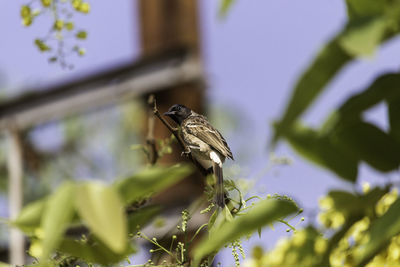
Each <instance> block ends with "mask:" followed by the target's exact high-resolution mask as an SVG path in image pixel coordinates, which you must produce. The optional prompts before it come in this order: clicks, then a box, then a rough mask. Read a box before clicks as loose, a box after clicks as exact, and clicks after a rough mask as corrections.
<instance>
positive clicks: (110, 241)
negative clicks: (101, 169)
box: [75, 183, 128, 254]
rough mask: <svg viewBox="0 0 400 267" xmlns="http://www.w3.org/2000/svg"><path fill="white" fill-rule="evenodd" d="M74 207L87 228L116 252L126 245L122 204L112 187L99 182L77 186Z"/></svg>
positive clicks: (118, 252) (125, 226) (125, 228)
mask: <svg viewBox="0 0 400 267" xmlns="http://www.w3.org/2000/svg"><path fill="white" fill-rule="evenodd" d="M75 205H76V209H77V210H78V212H79V215H80V217H81V218H82V219H83V220H84V221H85V222H86V224H87V226H88V227H89V229H90V230H91V231H92V232H93V233H94V234H95V235H96V236H97V237H98V238H99V239H100V240H101V241H103V242H104V243H105V244H106V245H107V246H109V248H110V249H111V250H113V251H114V252H115V253H116V254H120V253H122V252H123V251H125V249H126V246H127V241H128V240H127V225H126V217H125V213H124V206H123V203H122V201H121V200H120V198H119V196H118V194H117V192H115V190H114V188H112V187H107V186H105V185H103V184H99V183H87V184H83V185H81V186H79V187H78V188H77V192H76V201H75Z"/></svg>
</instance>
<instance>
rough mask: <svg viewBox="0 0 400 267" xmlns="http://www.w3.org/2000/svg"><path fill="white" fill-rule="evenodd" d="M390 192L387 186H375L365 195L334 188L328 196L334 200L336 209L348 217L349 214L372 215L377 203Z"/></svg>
mask: <svg viewBox="0 0 400 267" xmlns="http://www.w3.org/2000/svg"><path fill="white" fill-rule="evenodd" d="M387 192H388V190H387V188H379V187H375V188H374V189H372V190H371V191H369V192H368V193H366V194H365V195H358V194H353V193H350V192H347V191H340V190H332V191H330V192H329V193H328V196H329V197H330V198H331V199H332V201H333V206H334V209H335V210H336V211H339V212H341V213H342V214H344V215H345V216H346V217H347V216H348V215H352V216H354V215H359V216H361V217H362V216H365V215H369V216H372V215H373V214H374V210H375V205H376V203H377V202H378V201H379V199H381V198H382V197H383V195H385V194H386V193H387Z"/></svg>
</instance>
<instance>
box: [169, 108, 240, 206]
mask: <svg viewBox="0 0 400 267" xmlns="http://www.w3.org/2000/svg"><path fill="white" fill-rule="evenodd" d="M164 115H165V116H168V117H170V118H171V119H172V120H173V121H175V122H176V123H177V124H178V125H179V127H180V134H181V137H182V139H183V141H184V143H185V144H186V146H187V147H188V149H189V150H190V151H184V153H188V152H190V153H191V155H192V157H193V158H194V159H195V160H196V161H197V162H198V163H199V164H200V165H201V166H202V167H203V168H205V169H206V170H211V171H212V172H213V173H214V175H215V176H216V179H217V182H216V203H217V205H218V206H220V207H222V208H223V207H224V206H225V200H224V182H223V173H222V164H223V163H224V161H225V159H226V158H230V159H232V160H233V155H232V152H231V149H230V148H229V146H228V144H227V143H226V141H225V138H224V137H223V136H222V135H221V133H220V132H219V131H218V130H217V129H215V128H214V127H213V126H212V125H211V124H210V123H209V121H208V120H207V118H206V117H205V116H203V115H200V114H197V113H196V112H194V111H193V110H191V109H190V108H188V107H185V106H184V105H180V104H175V105H173V106H172V107H170V109H169V110H168V112H165V113H164Z"/></svg>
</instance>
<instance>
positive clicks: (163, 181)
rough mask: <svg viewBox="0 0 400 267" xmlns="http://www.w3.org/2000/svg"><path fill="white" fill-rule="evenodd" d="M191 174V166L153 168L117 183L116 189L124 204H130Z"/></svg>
mask: <svg viewBox="0 0 400 267" xmlns="http://www.w3.org/2000/svg"><path fill="white" fill-rule="evenodd" d="M191 172H192V168H191V167H190V166H189V165H176V166H173V167H168V168H165V167H164V168H162V167H152V168H148V169H145V170H143V171H142V172H140V173H138V174H136V175H133V176H132V177H130V178H127V179H124V180H120V181H117V182H116V183H115V184H114V187H115V188H116V190H117V191H118V192H119V193H120V196H121V198H122V200H123V201H124V203H126V204H129V203H132V202H134V201H135V200H139V199H141V198H144V197H146V196H148V195H149V194H150V193H155V192H159V191H161V190H163V189H165V188H168V187H169V186H171V185H173V184H175V183H177V182H178V181H179V180H181V179H183V178H185V177H186V176H188V175H189V174H190V173H191Z"/></svg>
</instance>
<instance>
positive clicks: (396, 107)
mask: <svg viewBox="0 0 400 267" xmlns="http://www.w3.org/2000/svg"><path fill="white" fill-rule="evenodd" d="M399 84H400V83H399ZM387 102H388V111H389V114H388V116H389V124H390V135H391V136H392V137H393V138H394V139H395V140H396V142H397V143H398V144H400V97H399V98H393V99H390V100H388V101H387Z"/></svg>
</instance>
